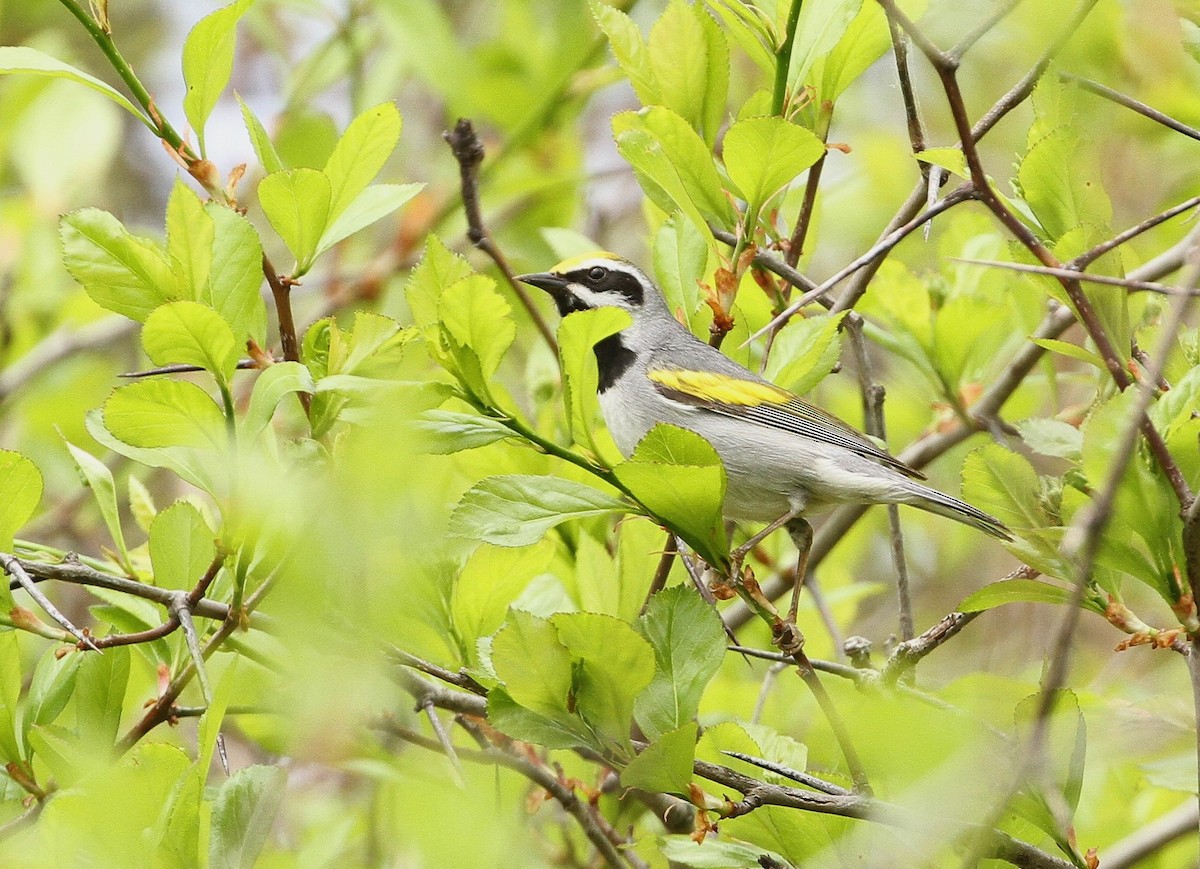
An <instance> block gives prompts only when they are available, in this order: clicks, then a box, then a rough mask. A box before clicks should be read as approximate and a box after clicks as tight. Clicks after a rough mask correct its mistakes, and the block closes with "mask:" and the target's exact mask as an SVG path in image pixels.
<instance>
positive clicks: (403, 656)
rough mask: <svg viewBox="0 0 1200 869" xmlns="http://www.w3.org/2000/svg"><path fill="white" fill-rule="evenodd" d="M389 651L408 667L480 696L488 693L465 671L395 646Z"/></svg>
mask: <svg viewBox="0 0 1200 869" xmlns="http://www.w3.org/2000/svg"><path fill="white" fill-rule="evenodd" d="M388 653H389V654H391V656H392V657H394V658H395V659H396V660H397V661H398V662H399V663H401V664H403V665H404V666H406V667H412V668H413V669H414V670H419V671H420V672H422V673H425V674H426V675H428V676H433V677H434V678H435V679H441V680H442V681H443V682H446V683H447V684H450V685H453V686H455V687H456V688H462V689H464V690H466V691H470V692H471V693H472V694H478V695H479V696H480V697H484V696H486V695H487V689H486V688H484V687H483V686H482V685H480V684H479V683H478V682H476V681H475V680H474V679H473V678H471V677H470V676H468V675H467V674H466V673H465V672H462V671H459V672H454V671H453V670H447V669H446V668H445V667H439V666H438V665H437V664H434V663H431V662H430V661H426V660H424V659H423V658H418V657H417V656H416V655H412V654H409V653H408V652H406V651H404V650H403V649H399V648H396V647H395V646H392V647H390V648H389V649H388Z"/></svg>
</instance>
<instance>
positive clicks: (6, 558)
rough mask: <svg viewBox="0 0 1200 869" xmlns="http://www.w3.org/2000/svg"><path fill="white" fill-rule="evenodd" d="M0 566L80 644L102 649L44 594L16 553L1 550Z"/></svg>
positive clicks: (92, 648)
mask: <svg viewBox="0 0 1200 869" xmlns="http://www.w3.org/2000/svg"><path fill="white" fill-rule="evenodd" d="M0 567H3V568H4V570H5V572H6V573H7V574H8V575H9V576H11V577H13V579H14V581H15V582H16V583H17V584H18V585H20V586H21V588H23V589H25V591H27V592H28V593H29V596H30V597H31V598H33V599H34V600H35V601H36V602H37V605H38V606H40V607H41V608H42V609H43V610H45V612H46V615H48V616H50V618H52V619H54V621H55V622H57V623H58V625H59V626H60V627H61V628H62V629H63V630H65V631H67V632H68V633H69V634H70V635H71V636H73V637H74V638H75V639H77V640H79V643H80V645H82V646H86V647H87V648H89V649H91V650H92V651H94V652H98V651H100V650H99V649H98V648H97V647H96V644H95V643H94V642H92V638H91V637H89V636H88V635H87V634H85V633H84V632H83V631H81V630H79V628H77V627H75V625H73V624H72V623H71V620H70V619H68V618H67V617H66V616H64V615H63V614H62V613H61V612H60V611H59V609H58V607H56V606H55V605H54V604H52V603H50V599H49V598H47V597H46V596H45V595H44V594H42V591H41V589H39V588H38V587H37V586H36V585H35V584H34V582H33V579H32V578H31V577H30V575H29V574H28V573H27V572H26V571H25V567H24V566H23V565H22V564H21V561H20V560H19V559H18V558H17V557H16V556H15V555H9V554H8V553H6V552H0Z"/></svg>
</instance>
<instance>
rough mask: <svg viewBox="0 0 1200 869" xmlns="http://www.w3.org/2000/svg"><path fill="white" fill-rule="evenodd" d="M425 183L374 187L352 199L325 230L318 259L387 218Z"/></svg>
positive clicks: (320, 242)
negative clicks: (334, 247) (345, 240)
mask: <svg viewBox="0 0 1200 869" xmlns="http://www.w3.org/2000/svg"><path fill="white" fill-rule="evenodd" d="M424 186H425V185H424V184H416V183H414V184H373V185H371V186H370V187H368V188H367V189H366V190H363V191H362V192H361V193H360V194H359V195H358V196H357V197H356V198H355V199H353V200H351V201H350V203H349V204H348V205H347V206H346V207H345V209H344V210H343V211H342V212H341V213H340V214H338V216H337V217H335V218H334V219H333V221H332V222H331V223H330V224H329V226H328V227H327V228H326V230H325V232H324V234H323V235H322V236H321V240H320V241H319V242H318V243H317V251H316V253H315V254H314V255H315V256H320V255H321V254H323V253H324V252H325V251H327V250H329V249H330V248H331V247H333V246H334V245H335V244H337V243H338V242H340V241H342V240H344V239H346V238H349V237H350V236H352V235H354V233H356V232H358V231H359V230H360V229H365V228H366V227H368V226H370V225H371V224H372V223H374V222H375V221H377V220H380V219H382V218H384V217H387V216H388V215H389V214H391V213H392V212H393V211H395V210H396V209H397V208H399V207H400V206H402V205H403V204H404V203H406V202H408V200H410V199H412V198H413V197H414V196H416V195H417V194H418V193H419V192H421V188H423V187H424Z"/></svg>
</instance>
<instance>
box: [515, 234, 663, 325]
mask: <svg viewBox="0 0 1200 869" xmlns="http://www.w3.org/2000/svg"><path fill="white" fill-rule="evenodd" d="M517 280H518V281H521V282H523V283H526V284H529V285H530V286H534V287H537V288H538V289H541V290H545V291H546V292H547V293H549V294H550V297H551V298H553V299H554V303H555V304H556V305H557V306H558V312H559V314H561V315H562V316H564V317H565V316H567V315H568V314H571V313H574V312H575V311H588V310H591V309H592V308H620V309H621V310H623V311H628V312H629V313H630V314H631V315H632V316H633V319H634V322H637V321H638V320H639V319H640V318H641V315H642V314H643V313H645V312H647V311H650V310H653V311H658V310H659V309H663V310H665V306H664V303H663V301H662V294H661V293H660V292H659V290H658V288H657V287H656V286H655V285H654V283H653V282H652V281H651V280H650V278H648V277H646V274H645V273H644V272H643V271H642V270H641V269H639V268H638V267H637V266H635V265H634V264H633V263H631V262H629V261H628V260H626V259H623V258H621V257H619V256H617V255H616V254H612V253H606V252H604V251H599V252H596V253H589V254H585V255H584V256H577V257H571V258H570V259H566V260H563V261H562V262H560V263H559V264H558V265H556V266H555V267H554V268H552V269H550V271H548V272H537V273H535V274H529V275H519V276H518V277H517Z"/></svg>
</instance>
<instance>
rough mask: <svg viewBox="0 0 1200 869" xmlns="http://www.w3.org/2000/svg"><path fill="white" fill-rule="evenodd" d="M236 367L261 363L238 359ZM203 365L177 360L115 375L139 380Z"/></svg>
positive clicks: (249, 368) (247, 367) (245, 368)
mask: <svg viewBox="0 0 1200 869" xmlns="http://www.w3.org/2000/svg"><path fill="white" fill-rule="evenodd" d="M275 361H276V362H282V361H283V360H282V359H276V360H275ZM234 367H236V368H237V369H238V370H239V371H252V370H254V369H256V368H261V367H262V365H261V363H260V362H259V361H258V360H257V359H239V360H238V363H237V365H236V366H234ZM205 370H207V369H205V367H204V366H203V365H189V364H188V363H186V362H179V363H176V364H174V365H160V366H158V367H157V368H147V369H145V370H144V371H126V372H125V373H124V374H118V375H117V376H118V377H120V378H122V379H125V380H139V379H141V378H143V377H161V376H163V375H165V374H194V373H195V372H197V371H205Z"/></svg>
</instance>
